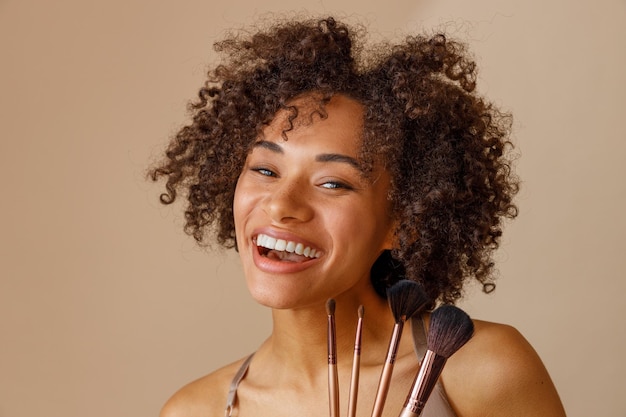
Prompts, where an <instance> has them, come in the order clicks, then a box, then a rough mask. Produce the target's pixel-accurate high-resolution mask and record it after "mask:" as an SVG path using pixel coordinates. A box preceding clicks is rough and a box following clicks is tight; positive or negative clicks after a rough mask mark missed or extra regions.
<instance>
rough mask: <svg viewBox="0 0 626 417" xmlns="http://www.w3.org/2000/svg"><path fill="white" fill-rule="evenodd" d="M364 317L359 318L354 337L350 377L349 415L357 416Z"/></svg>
mask: <svg viewBox="0 0 626 417" xmlns="http://www.w3.org/2000/svg"><path fill="white" fill-rule="evenodd" d="M362 329H363V319H362V318H359V321H358V322H357V325H356V336H355V338H354V357H353V358H352V376H351V378H350V396H349V398H348V417H355V416H356V401H357V398H358V392H359V373H360V369H361V333H362Z"/></svg>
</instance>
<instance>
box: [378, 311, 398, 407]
mask: <svg viewBox="0 0 626 417" xmlns="http://www.w3.org/2000/svg"><path fill="white" fill-rule="evenodd" d="M403 327H404V322H403V321H400V322H398V323H396V324H395V325H394V326H393V333H392V334H391V340H390V341H389V348H388V349H387V359H386V360H385V365H384V366H383V371H382V373H381V374H380V381H379V382H378V391H376V399H375V400H374V409H373V410H372V417H380V416H381V415H382V414H383V408H384V407H385V401H386V400H387V392H389V384H390V382H391V374H392V373H393V366H394V364H395V363H396V355H397V354H398V346H399V345H400V338H401V337H402V328H403Z"/></svg>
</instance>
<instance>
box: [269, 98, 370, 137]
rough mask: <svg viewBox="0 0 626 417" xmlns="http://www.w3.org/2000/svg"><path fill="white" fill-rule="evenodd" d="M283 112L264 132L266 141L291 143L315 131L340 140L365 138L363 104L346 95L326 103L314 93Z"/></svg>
mask: <svg viewBox="0 0 626 417" xmlns="http://www.w3.org/2000/svg"><path fill="white" fill-rule="evenodd" d="M288 106H289V108H287V109H281V110H279V111H278V112H277V113H276V116H275V117H274V118H273V119H272V121H271V122H270V123H269V125H267V126H266V127H265V128H264V129H263V138H262V139H263V140H272V141H279V140H283V141H284V140H288V139H289V136H293V134H295V133H296V132H298V133H300V132H299V131H302V130H315V131H317V132H318V133H319V132H324V133H328V134H331V135H335V136H336V139H337V140H341V141H345V140H347V139H350V142H358V145H359V146H360V144H361V141H362V136H363V111H364V110H363V105H362V104H361V103H359V102H358V101H356V100H354V99H352V98H349V97H347V96H345V95H340V94H337V95H334V96H333V97H331V98H330V100H329V101H327V102H324V101H323V100H322V98H321V97H319V96H318V95H314V94H309V95H306V96H302V97H298V98H295V99H293V100H292V101H290V102H289V103H288ZM307 128H311V129H307Z"/></svg>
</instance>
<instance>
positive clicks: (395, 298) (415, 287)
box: [387, 279, 430, 323]
mask: <svg viewBox="0 0 626 417" xmlns="http://www.w3.org/2000/svg"><path fill="white" fill-rule="evenodd" d="M387 299H388V300H389V307H390V308H391V312H392V313H393V317H394V319H395V321H396V323H399V322H401V321H406V320H408V319H409V318H411V317H412V316H413V315H415V314H417V313H420V312H421V311H422V310H423V309H424V307H426V304H427V303H428V302H429V301H430V300H429V299H428V296H427V295H426V293H425V292H424V290H423V289H422V286H421V285H420V284H418V283H417V282H415V281H412V280H408V279H402V280H400V281H398V282H396V283H395V284H393V285H392V286H391V287H389V288H388V289H387Z"/></svg>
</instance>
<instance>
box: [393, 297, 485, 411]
mask: <svg viewBox="0 0 626 417" xmlns="http://www.w3.org/2000/svg"><path fill="white" fill-rule="evenodd" d="M473 334H474V323H472V320H471V319H470V318H469V316H468V315H467V314H466V313H465V312H464V311H463V310H461V309H460V308H458V307H455V306H453V305H442V306H441V307H439V308H437V309H436V310H435V311H433V313H432V315H431V316H430V329H429V330H428V337H427V340H426V344H427V346H428V349H427V350H426V354H424V359H423V360H422V364H421V366H420V370H419V372H418V374H417V376H416V377H415V381H414V382H413V386H412V387H411V391H410V393H409V395H408V396H407V399H406V401H405V403H404V407H403V408H402V412H401V413H400V416H399V417H418V416H419V415H420V414H421V413H422V410H423V409H424V406H425V405H426V401H427V400H428V397H429V396H430V393H431V392H432V391H433V388H434V387H435V384H436V383H437V379H438V378H439V375H441V371H443V366H444V365H445V363H446V361H447V360H448V358H449V357H450V356H452V355H453V354H454V353H455V352H456V351H457V350H459V349H460V348H461V347H462V346H463V345H464V344H465V343H467V341H468V340H470V339H471V337H472V335H473Z"/></svg>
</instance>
